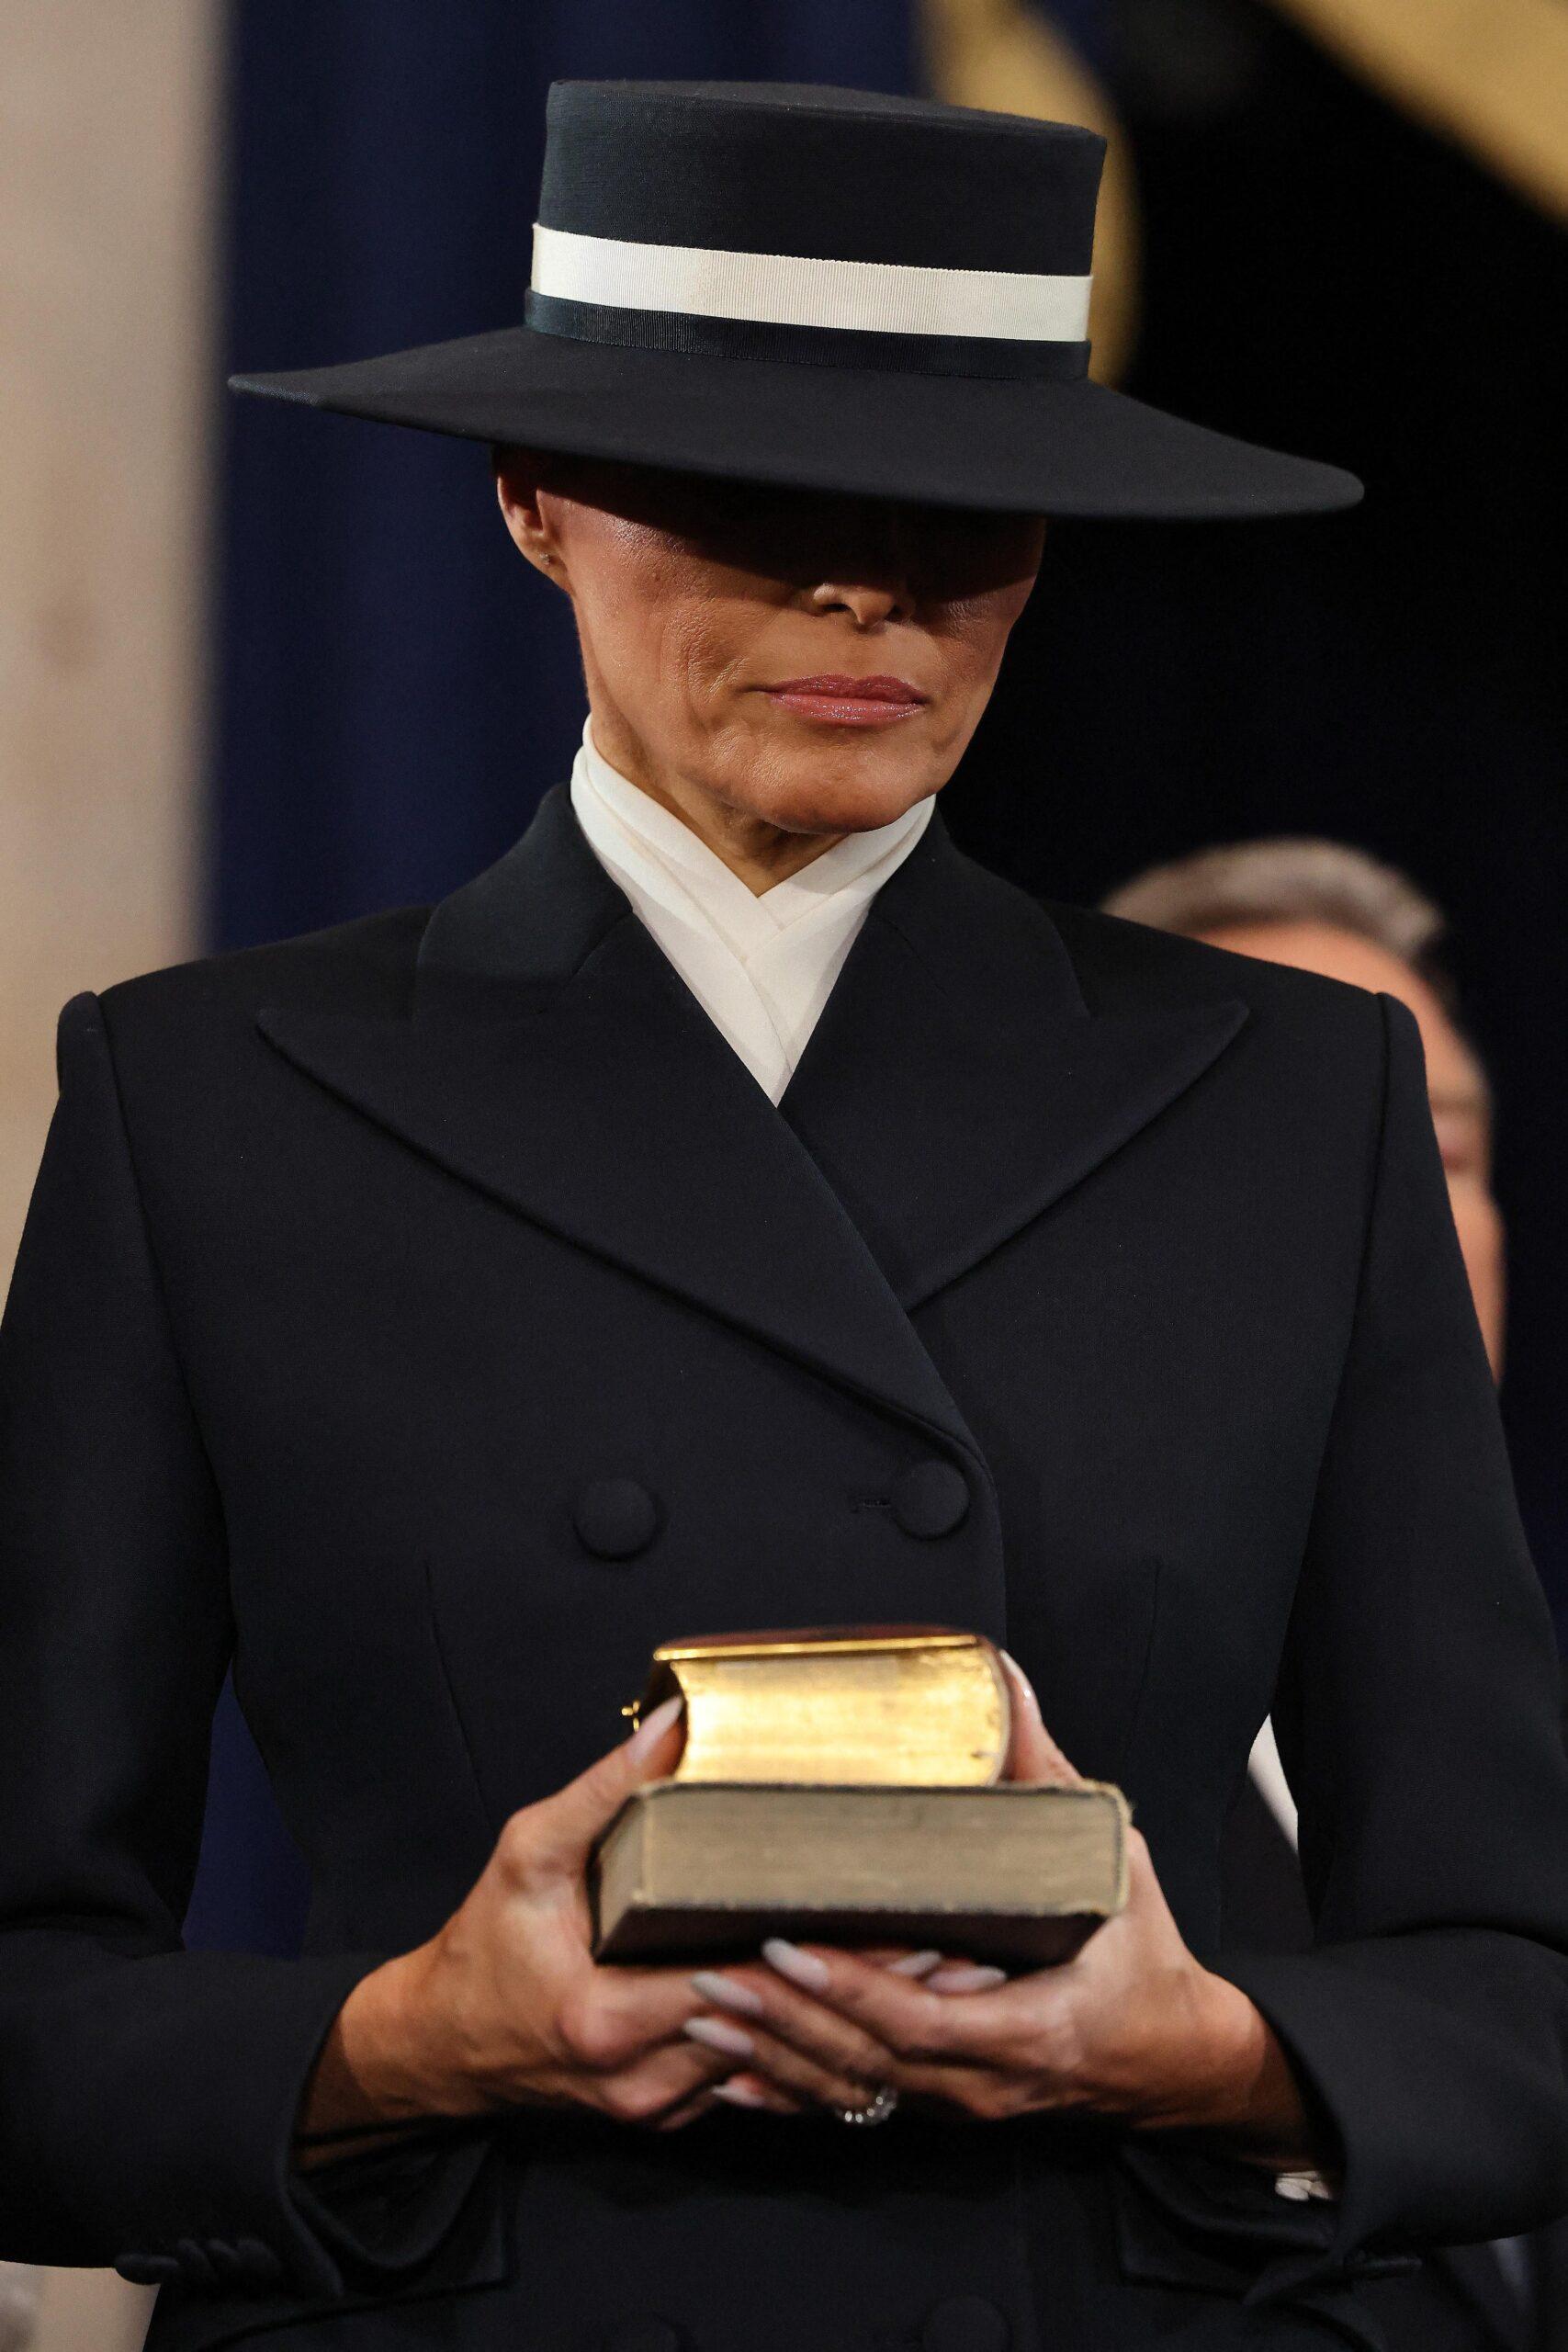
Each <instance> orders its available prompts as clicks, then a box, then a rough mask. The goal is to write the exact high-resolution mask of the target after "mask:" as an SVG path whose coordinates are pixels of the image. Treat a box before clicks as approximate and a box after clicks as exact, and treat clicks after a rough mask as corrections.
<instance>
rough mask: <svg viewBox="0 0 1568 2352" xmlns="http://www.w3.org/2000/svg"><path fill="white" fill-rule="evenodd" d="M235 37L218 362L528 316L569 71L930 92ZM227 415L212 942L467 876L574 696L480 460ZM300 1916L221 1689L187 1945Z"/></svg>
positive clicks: (471, 0) (683, 19) (513, 809)
mask: <svg viewBox="0 0 1568 2352" xmlns="http://www.w3.org/2000/svg"><path fill="white" fill-rule="evenodd" d="M1078 5H1079V6H1080V7H1081V6H1085V5H1087V0H1078ZM229 30H230V45H229V64H228V85H227V93H226V102H227V103H226V111H227V121H226V140H227V146H226V164H227V178H228V215H227V224H226V231H227V255H226V261H227V266H226V274H225V292H226V318H225V324H224V335H223V342H224V352H223V358H224V361H225V366H226V370H228V371H231V370H234V369H238V368H288V367H306V366H310V365H312V364H315V363H318V362H324V361H328V360H333V359H345V358H352V357H358V356H364V355H367V354H368V353H371V352H376V351H385V350H391V349H395V348H397V347H398V346H399V345H405V344H414V343H427V342H434V341H436V340H437V339H439V338H440V337H442V336H445V335H452V334H468V333H473V332H477V331H479V330H480V329H482V328H487V327H494V326H502V325H507V324H511V323H513V322H515V321H516V320H517V319H518V318H519V317H520V316H521V314H522V301H523V290H524V288H525V284H526V282H527V274H528V254H529V236H530V229H531V225H532V221H533V218H534V198H535V196H536V192H537V187H538V175H539V160H540V151H541V146H542V141H543V125H544V105H545V93H546V90H547V87H548V85H549V84H550V82H551V81H552V80H554V79H556V78H557V77H558V76H564V75H583V76H593V75H618V74H627V75H650V74H657V75H662V76H665V77H669V78H673V77H678V76H681V75H683V74H692V75H702V76H720V77H725V76H728V77H730V78H734V79H737V80H771V81H813V82H841V83H848V84H851V85H859V86H861V87H864V88H872V89H887V90H900V89H907V88H909V87H911V86H912V81H911V76H912V74H913V71H914V42H913V39H912V33H911V24H910V13H909V7H908V0H855V5H854V6H844V5H843V0H745V5H740V0H658V5H657V6H651V7H650V6H648V5H647V0H526V5H520V0H464V5H463V6H461V7H456V8H453V7H443V6H437V5H436V0H332V5H331V6H321V0H234V5H233V6H231V10H230V25H229ZM224 427H225V446H224V482H223V501H222V518H223V520H222V534H223V536H222V544H221V548H220V584H221V596H220V623H219V632H220V633H219V641H218V645H217V649H216V661H215V664H214V677H215V693H216V708H215V711H214V714H213V727H212V741H213V754H212V792H211V801H210V839H209V876H210V890H211V898H210V910H209V934H210V939H211V943H212V944H214V945H215V946H219V947H231V946H241V945H246V944H251V943H252V942H254V941H257V940H265V939H274V938H278V937H282V936H284V935H286V934H288V933H295V932H301V931H309V930H311V929H313V928H315V927H317V926H319V925H321V924H325V923H331V922H341V921H343V920H344V919H345V918H347V917H349V916H353V915H355V914H360V913H363V912H365V911H367V910H369V909H372V908H378V907H388V906H396V905H400V904H408V903H411V902H414V901H425V900H428V899H432V898H434V897H437V896H439V895H441V894H442V893H443V892H445V891H446V890H448V889H451V888H453V887H454V886H455V885H456V884H457V883H458V882H459V881H461V880H462V879H464V878H465V877H466V876H468V875H470V874H473V873H475V872H477V871H478V869H479V867H480V866H481V865H485V864H487V863H488V862H489V861H490V860H491V858H493V857H496V856H498V855H499V854H500V853H501V852H502V849H504V848H505V847H506V845H507V844H508V843H509V842H512V841H513V840H515V838H516V837H517V835H518V834H519V833H520V832H521V831H523V829H524V827H525V824H526V823H527V820H528V818H529V816H530V815H531V814H532V811H533V809H534V808H535V806H536V803H537V801H538V799H539V797H540V796H541V794H542V793H543V792H544V790H545V789H546V788H547V786H548V785H550V784H551V783H553V782H554V781H555V780H556V779H557V778H558V777H559V776H562V775H565V774H566V773H567V771H568V769H569V768H570V762H571V755H572V752H573V750H574V749H575V746H576V741H577V738H578V735H579V733H580V732H581V726H582V718H583V709H584V706H583V701H582V694H581V678H580V675H579V672H578V666H577V659H576V650H575V645H574V642H573V640H572V638H571V634H570V627H569V623H568V618H567V614H566V609H565V606H564V605H563V604H562V602H561V600H560V598H559V597H558V594H556V592H555V591H554V590H552V589H551V588H549V587H548V586H547V584H546V583H545V582H542V581H540V580H539V579H537V577H536V575H535V574H534V573H533V572H532V571H529V569H528V568H527V567H526V566H525V564H523V563H522V562H521V561H520V560H518V559H517V557H516V556H515V554H514V553H513V549H512V547H511V543H510V542H509V541H508V540H507V538H506V537H505V535H504V533H503V531H502V526H501V524H500V521H499V519H498V517H497V515H496V513H495V507H494V501H493V495H492V492H491V488H490V480H489V470H488V464H487V460H486V457H485V453H484V451H483V450H482V449H481V448H479V447H477V446H475V445H473V444H469V443H463V442H453V441H446V440H442V439H438V438H437V437H435V436H434V435H428V434H416V433H404V432H400V431H398V430H396V429H393V428H389V427H383V426H377V425H369V424H359V423H356V422H350V421H347V420H344V419H340V418H333V417H320V416H312V415H309V414H305V413H300V412H298V411H294V410H290V409H288V408H286V407H282V406H280V405H278V404H276V403H271V402H265V401H231V403H230V404H229V406H228V408H227V410H226V412H225V415H224ZM321 1573H322V1575H323V1576H330V1575H331V1573H332V1562H331V1561H330V1560H323V1561H322V1563H321ZM299 1638H300V1640H301V1641H309V1640H310V1626H309V1625H308V1624H302V1625H301V1626H300V1629H299ZM305 1895H306V1885H305V1874H304V1870H303V1865H302V1863H301V1861H300V1859H299V1854H298V1853H297V1851H296V1850H295V1849H294V1847H293V1845H292V1844H291V1842H290V1841H289V1839H288V1837H287V1835H286V1834H285V1832H284V1829H283V1826H282V1825H281V1823H280V1822H279V1820H278V1818H277V1815H276V1809H275V1808H274V1805H273V1803H272V1798H271V1793H270V1791H269V1789H268V1787H267V1783H266V1780H265V1774H264V1772H263V1770H262V1767H261V1763H260V1759H259V1758H258V1757H257V1755H256V1752H255V1749H254V1746H253V1744H252V1742H251V1739H250V1736H249V1734H248V1733H247V1731H246V1729H245V1726H244V1723H243V1717H242V1716H241V1714H240V1712H239V1709H238V1707H237V1705H236V1703H235V1701H234V1698H233V1694H232V1691H231V1690H226V1691H225V1692H224V1697H223V1701H222V1704H221V1706H220V1712H219V1717H218V1722H217V1724H216V1727H215V1734H214V1751H213V1764H212V1781H211V1787H210V1791H209V1803H208V1819H207V1831H206V1836H205V1838H204V1841H203V1849H202V1860H201V1868H200V1871H199V1874H198V1878H197V1887H196V1892H195V1895H194V1897H193V1900H192V1903H191V1906H190V1912H189V1916H188V1917H187V1920H186V1934H187V1938H188V1939H189V1941H190V1942H191V1943H192V1944H196V1945H205V1946H209V1947H230V1948H243V1949H249V1950H256V1951H284V1952H287V1951H291V1950H292V1949H294V1947H295V1945H296V1943H297V1940H298V1937H299V1928H300V1924H301V1921H302V1917H303V1909H304V1902H305Z"/></svg>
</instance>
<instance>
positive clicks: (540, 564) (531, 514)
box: [491, 447, 567, 588]
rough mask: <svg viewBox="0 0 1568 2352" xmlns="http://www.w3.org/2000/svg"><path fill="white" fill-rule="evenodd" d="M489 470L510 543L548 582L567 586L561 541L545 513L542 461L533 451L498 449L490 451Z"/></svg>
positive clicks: (547, 501)
mask: <svg viewBox="0 0 1568 2352" xmlns="http://www.w3.org/2000/svg"><path fill="white" fill-rule="evenodd" d="M491 469H492V471H493V473H494V475H495V494H496V498H497V501H498V502H499V503H500V507H501V512H502V520H503V521H504V523H505V525H506V527H507V529H508V531H509V532H510V533H511V535H512V539H513V545H514V546H515V547H516V548H517V549H518V552H519V553H520V554H522V555H524V556H525V557H526V558H527V560H528V561H529V562H530V563H531V564H532V565H533V566H534V569H535V570H536V571H542V572H543V573H544V575H545V577H546V579H547V580H554V581H555V582H557V584H558V586H560V587H562V588H564V587H566V585H567V579H566V570H565V566H564V564H563V562H562V560H561V548H560V540H559V537H558V534H557V532H556V529H555V526H554V523H553V521H552V518H551V516H550V515H549V513H548V511H547V510H548V505H549V493H548V492H547V491H545V489H544V460H543V458H541V457H540V456H539V455H538V453H537V452H536V451H535V450H532V449H522V448H516V447H495V448H492V449H491ZM541 493H543V497H542V498H541Z"/></svg>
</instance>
